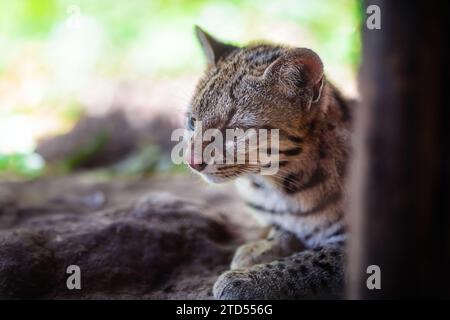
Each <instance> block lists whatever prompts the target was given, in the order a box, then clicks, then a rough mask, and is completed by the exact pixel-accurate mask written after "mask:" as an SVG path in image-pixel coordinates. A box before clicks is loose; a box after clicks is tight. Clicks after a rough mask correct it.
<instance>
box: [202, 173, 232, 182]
mask: <svg viewBox="0 0 450 320" xmlns="http://www.w3.org/2000/svg"><path fill="white" fill-rule="evenodd" d="M199 174H200V176H201V177H202V179H203V180H205V181H206V182H208V183H214V184H219V183H225V182H229V181H230V179H229V178H224V177H218V176H215V175H210V174H207V173H206V174H203V173H199Z"/></svg>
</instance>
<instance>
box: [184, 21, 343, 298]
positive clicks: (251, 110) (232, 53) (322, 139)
mask: <svg viewBox="0 0 450 320" xmlns="http://www.w3.org/2000/svg"><path fill="white" fill-rule="evenodd" d="M196 33H197V36H198V38H199V40H200V43H201V45H202V48H203V50H204V53H205V55H206V58H207V61H208V68H207V70H206V73H205V74H204V76H203V77H202V79H201V80H200V81H199V83H198V85H197V87H196V90H195V93H194V96H193V98H192V101H191V104H190V107H189V110H188V115H189V116H188V121H187V123H188V128H189V129H190V130H193V131H195V130H196V128H195V127H194V126H195V121H202V124H203V130H206V129H208V128H216V129H221V130H222V129H224V128H245V129H247V128H256V129H257V128H276V129H279V133H280V134H279V146H280V147H279V157H280V158H279V170H278V172H277V174H275V175H266V176H263V175H260V174H258V172H259V170H258V169H260V168H258V167H257V166H256V167H255V166H249V165H247V164H235V165H233V164H232V165H229V164H206V163H200V164H193V163H191V167H192V168H193V170H194V171H196V172H198V173H199V174H200V175H202V176H203V177H205V178H206V179H207V180H213V181H215V182H217V181H227V180H230V179H235V181H236V185H237V188H238V191H239V192H240V194H241V196H242V197H243V199H244V200H245V202H246V203H247V205H248V206H249V208H251V211H252V212H253V213H254V214H255V216H256V217H258V218H259V220H260V221H261V222H263V223H265V224H267V225H269V226H272V228H271V230H270V232H269V233H268V234H267V237H266V238H265V239H261V240H259V241H255V242H252V243H247V244H244V245H242V246H241V247H240V248H239V249H238V250H237V252H236V254H235V256H234V258H233V261H232V262H231V270H230V271H227V272H225V273H224V274H222V275H221V276H220V277H219V279H218V280H217V281H216V283H215V285H214V290H213V291H214V296H215V297H216V298H219V299H296V298H300V299H301V298H319V297H339V296H340V295H341V294H342V289H343V283H344V266H343V260H344V253H343V246H344V244H345V241H346V239H347V236H348V231H347V228H346V223H345V219H344V201H345V195H344V194H343V180H344V174H345V169H346V164H347V159H348V155H349V152H350V120H351V112H350V108H349V104H348V103H347V101H346V100H344V99H343V97H342V96H341V94H340V93H339V91H338V90H337V89H336V88H335V87H334V86H333V85H332V84H330V83H329V82H328V81H327V80H326V79H325V77H324V72H323V64H322V61H321V59H320V58H319V56H318V55H317V54H316V53H315V52H313V51H312V50H309V49H305V48H293V47H287V46H278V45H270V44H258V45H249V46H246V47H242V48H239V47H236V46H232V45H229V44H224V43H222V42H219V41H218V40H216V39H214V38H213V37H211V36H210V35H208V34H207V33H206V32H204V31H203V30H201V29H200V28H196ZM193 142H194V141H193V140H192V141H191V143H193Z"/></svg>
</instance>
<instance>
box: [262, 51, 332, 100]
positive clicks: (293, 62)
mask: <svg viewBox="0 0 450 320" xmlns="http://www.w3.org/2000/svg"><path fill="white" fill-rule="evenodd" d="M263 78H265V79H266V80H270V81H273V82H276V85H277V86H278V87H279V88H280V89H281V90H282V91H283V92H284V93H285V94H286V95H288V96H289V97H295V96H296V95H297V94H298V92H299V89H301V88H309V89H310V91H311V103H315V102H318V101H319V100H320V96H321V94H322V88H323V82H324V80H323V63H322V60H321V59H320V57H319V56H318V55H317V54H316V53H315V52H314V51H312V50H310V49H306V48H296V49H292V50H289V51H288V52H286V53H285V54H283V55H282V56H281V57H280V58H278V59H277V60H275V61H274V62H273V63H272V64H271V65H270V66H269V67H267V69H266V70H265V71H264V75H263Z"/></svg>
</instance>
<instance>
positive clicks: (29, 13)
mask: <svg viewBox="0 0 450 320" xmlns="http://www.w3.org/2000/svg"><path fill="white" fill-rule="evenodd" d="M361 20H362V10H361V8H360V3H359V1H358V0H278V1H274V0H130V1H126V2H124V1H123V0H95V1H93V0H17V1H13V0H0V30H1V33H0V95H3V96H2V97H0V130H2V131H5V130H4V129H3V128H8V129H9V130H11V128H13V129H14V128H16V130H17V131H18V132H19V131H21V132H20V134H19V133H18V134H14V132H13V134H11V133H9V135H10V137H11V139H19V137H20V139H22V140H23V141H25V142H23V141H22V140H21V143H19V142H18V143H17V144H16V143H15V142H14V141H13V142H12V143H11V141H7V143H9V145H8V147H7V148H4V150H11V145H12V146H13V147H14V145H15V144H16V145H25V147H23V148H21V149H20V148H19V149H18V150H20V151H9V152H8V153H5V152H3V154H2V145H1V143H2V141H1V139H0V172H5V171H8V172H13V173H16V174H22V175H25V176H27V177H33V176H37V175H39V174H41V173H43V172H45V171H44V170H42V167H43V166H44V164H43V163H42V161H38V160H37V158H36V156H37V155H36V154H35V153H34V150H33V148H34V146H35V144H36V138H35V136H37V135H38V133H39V134H42V131H43V130H42V128H44V129H45V127H48V124H49V123H52V125H53V126H55V125H54V122H55V118H56V119H57V121H59V122H61V123H65V124H67V123H69V124H70V123H72V124H73V123H74V122H75V121H77V119H78V118H79V117H80V116H82V115H83V107H82V103H81V102H80V101H81V100H82V97H80V96H79V95H80V92H82V90H79V87H83V86H89V85H91V83H90V82H89V81H86V79H88V80H90V79H95V78H96V77H97V78H98V79H110V80H111V82H113V81H114V80H117V79H133V80H135V81H139V80H140V79H146V78H149V77H152V78H158V77H160V78H162V77H164V78H171V77H178V76H180V75H183V74H189V73H190V74H193V73H194V74H199V72H200V70H201V69H202V68H203V66H204V58H203V55H202V53H201V50H200V48H199V46H198V44H197V42H196V40H195V38H194V35H193V26H194V25H195V24H197V25H200V26H202V27H203V28H204V29H205V30H207V31H209V32H210V33H211V34H213V35H215V36H216V37H218V38H220V39H223V40H230V41H231V42H235V43H237V44H245V43H247V42H249V41H253V40H257V39H263V40H269V41H272V42H286V41H290V43H291V44H295V45H298V46H305V47H311V48H312V49H314V50H316V51H317V52H318V53H319V55H320V56H321V57H322V58H323V60H324V61H325V62H326V67H327V70H328V72H330V70H331V72H335V73H336V74H337V76H338V77H341V75H342V74H343V75H344V76H343V77H342V78H340V80H341V79H342V80H341V82H345V81H347V79H348V73H350V74H353V75H354V74H355V72H356V69H357V66H358V64H359V56H360V39H359V36H360V35H359V25H360V23H361ZM76 23H82V24H83V25H84V26H85V29H82V30H81V31H82V32H81V33H79V34H76V33H75V32H72V31H70V30H68V29H67V28H66V27H67V26H71V25H72V26H73V25H74V24H76ZM80 57H81V58H80ZM91 57H93V58H92V59H91ZM334 69H336V70H337V71H336V70H334ZM343 69H344V70H347V71H349V72H347V73H345V72H344V73H342V70H343ZM80 79H81V80H80ZM83 79H84V82H83ZM72 84H73V85H72ZM76 85H79V86H78V87H77V86H76ZM18 88H21V89H20V90H19V89H18ZM77 90H78V91H77ZM16 91H17V92H16ZM5 95H7V97H6V98H5V97H4V96H5ZM3 105H6V107H3ZM44 106H46V107H45V108H44ZM48 106H52V109H51V111H50V112H49V109H48ZM17 115H20V116H22V117H23V118H24V119H25V120H24V121H28V122H26V123H27V124H29V123H30V118H33V117H34V116H35V115H36V118H37V116H39V117H40V121H41V122H40V123H41V124H40V128H38V129H39V130H38V129H33V130H34V131H32V130H31V129H28V128H29V127H30V126H29V125H27V124H24V125H23V126H22V127H21V126H17V125H16V123H17V122H18V121H21V120H17ZM50 115H51V116H52V119H50V120H48V119H47V118H46V117H47V116H50ZM48 118H50V117H48ZM12 123H13V124H12ZM62 127H64V128H66V127H70V125H64V126H62ZM25 130H29V131H30V132H29V133H26V132H25ZM44 131H45V130H44ZM37 132H38V133H37ZM52 132H53V131H52ZM27 135H28V136H27ZM30 141H31V142H30ZM22 142H23V143H22ZM104 143H105V139H102V138H101V137H100V138H99V139H93V143H92V145H90V146H87V147H86V149H83V150H79V152H76V153H75V154H74V155H73V157H70V159H68V160H67V163H66V164H65V170H64V171H70V170H72V169H73V168H76V167H77V166H79V165H80V163H83V162H84V161H86V160H88V158H89V156H90V155H92V154H95V153H97V152H101V149H102V145H103V144H104ZM30 146H32V147H30ZM144 150H145V151H143V152H142V153H141V155H140V156H138V157H137V158H130V159H128V160H127V161H125V162H124V163H123V164H122V167H121V166H119V167H118V168H127V169H125V170H124V171H127V172H128V171H130V172H135V171H139V170H140V169H139V168H141V169H142V170H143V171H152V170H154V168H155V163H156V162H155V158H157V156H155V154H156V153H158V152H157V151H155V150H157V148H156V149H151V148H149V149H144Z"/></svg>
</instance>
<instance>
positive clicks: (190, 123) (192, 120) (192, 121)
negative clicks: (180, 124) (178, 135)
mask: <svg viewBox="0 0 450 320" xmlns="http://www.w3.org/2000/svg"><path fill="white" fill-rule="evenodd" d="M186 125H187V127H188V129H189V130H191V131H194V129H195V118H194V117H188V119H187V124H186Z"/></svg>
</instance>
